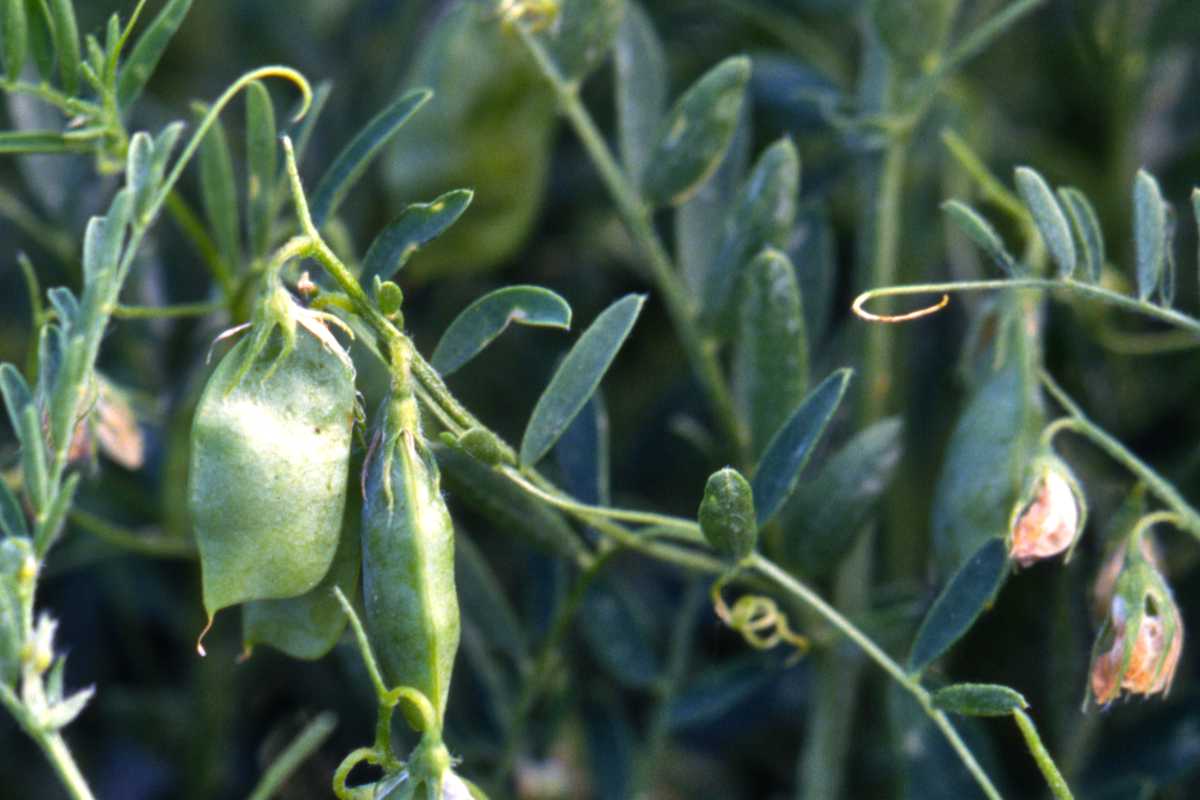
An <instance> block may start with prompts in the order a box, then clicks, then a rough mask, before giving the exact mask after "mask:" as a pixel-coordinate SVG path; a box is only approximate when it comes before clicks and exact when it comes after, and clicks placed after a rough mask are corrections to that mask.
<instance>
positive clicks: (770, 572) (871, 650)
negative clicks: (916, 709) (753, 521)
mask: <svg viewBox="0 0 1200 800" xmlns="http://www.w3.org/2000/svg"><path fill="white" fill-rule="evenodd" d="M749 563H750V566H752V567H753V568H754V569H755V570H756V571H757V572H758V573H759V574H761V575H762V576H763V577H765V578H766V579H767V580H769V581H771V582H772V583H774V584H775V585H776V586H778V587H779V588H780V589H782V590H783V591H785V592H787V593H788V594H790V595H793V596H794V597H796V598H797V599H798V600H800V601H801V602H803V603H805V604H806V605H808V606H809V607H811V608H812V609H813V610H814V611H816V612H817V613H818V614H820V615H821V616H822V617H824V618H825V620H826V621H827V622H829V624H831V625H832V626H833V627H835V628H837V629H838V630H839V631H840V632H841V633H842V635H844V636H845V637H846V638H847V639H849V640H850V641H852V642H854V644H855V645H857V646H858V648H859V649H860V650H862V651H863V652H864V653H865V654H866V655H867V657H868V658H870V659H871V660H872V661H874V662H875V663H876V664H878V665H879V666H880V668H882V669H883V671H884V672H886V673H887V674H888V675H890V676H891V678H892V679H893V680H894V681H896V683H898V684H900V685H901V686H902V687H904V689H906V690H907V691H908V692H909V694H911V695H912V696H913V697H914V698H915V699H916V701H917V703H919V704H920V706H921V708H922V709H924V711H925V713H926V714H927V715H928V716H929V718H930V719H931V720H933V723H934V724H935V725H937V727H938V728H939V729H940V730H941V731H942V734H943V735H944V736H945V737H946V740H947V741H948V742H949V743H950V746H951V747H952V748H953V749H954V751H955V752H956V753H957V754H958V757H959V758H960V759H961V760H962V762H963V764H964V765H965V766H966V768H967V770H968V771H969V772H970V773H971V776H972V777H974V778H975V782H976V783H977V784H979V788H980V789H982V790H983V793H984V794H985V795H986V796H987V797H988V798H989V800H999V798H1000V796H1001V795H1000V792H999V791H998V790H997V789H996V787H995V786H993V785H992V782H991V780H990V779H989V778H988V776H987V773H985V772H984V771H983V767H981V766H980V765H979V762H978V761H976V760H975V756H974V755H973V754H972V753H971V750H970V749H969V748H968V747H967V745H966V743H965V742H963V740H962V737H960V736H959V735H958V731H956V730H955V729H954V726H953V725H952V724H951V723H950V720H949V719H948V718H947V717H946V715H945V714H944V713H942V712H941V711H939V710H938V709H936V708H934V707H933V702H932V701H931V700H930V697H929V692H927V691H925V688H924V687H922V686H921V684H920V683H918V682H917V681H916V680H915V679H914V678H912V677H910V676H909V675H908V674H906V673H905V672H904V670H903V669H902V668H901V667H900V665H899V664H897V663H896V662H895V661H893V660H892V658H891V657H890V656H889V655H888V654H887V653H885V652H883V650H882V649H881V648H880V647H879V646H878V645H877V644H875V642H874V641H872V639H871V638H870V637H869V636H867V635H866V634H865V633H863V632H862V631H861V630H859V629H858V628H857V627H856V626H855V625H854V623H852V622H851V621H850V620H848V619H847V618H846V617H844V616H842V614H841V613H840V612H839V611H838V610H837V609H836V608H834V607H833V606H831V605H829V604H828V603H826V602H825V601H824V600H823V599H821V596H820V595H818V594H817V593H816V592H814V591H813V590H812V589H810V588H809V587H808V586H806V585H805V584H804V583H802V582H800V581H799V580H797V579H796V578H794V577H792V576H791V575H790V574H788V573H787V572H786V571H784V570H783V569H782V568H781V567H779V566H777V565H776V564H774V563H773V562H771V561H769V560H768V559H766V558H763V557H762V556H760V555H758V554H755V555H752V556H751V557H750V559H749Z"/></svg>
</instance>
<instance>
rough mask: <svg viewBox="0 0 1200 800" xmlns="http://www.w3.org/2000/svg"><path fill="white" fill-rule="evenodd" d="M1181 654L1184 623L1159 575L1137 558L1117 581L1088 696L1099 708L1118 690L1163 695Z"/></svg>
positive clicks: (1119, 692)
mask: <svg viewBox="0 0 1200 800" xmlns="http://www.w3.org/2000/svg"><path fill="white" fill-rule="evenodd" d="M1182 653H1183V620H1182V618H1181V617H1180V614H1179V608H1178V607H1177V606H1176V605H1175V600H1174V598H1173V597H1172V595H1171V590H1170V587H1169V586H1167V584H1166V581H1165V580H1164V579H1163V577H1162V576H1161V575H1160V574H1159V573H1158V572H1157V571H1156V570H1155V569H1154V568H1153V567H1151V566H1150V564H1149V563H1147V562H1146V561H1144V560H1142V559H1141V558H1138V559H1137V561H1136V562H1135V563H1133V564H1132V565H1131V566H1130V567H1129V568H1127V569H1125V570H1124V571H1122V573H1121V576H1120V577H1119V578H1118V579H1117V588H1116V592H1115V594H1114V595H1113V598H1112V602H1111V603H1110V606H1109V613H1108V617H1107V618H1106V619H1105V621H1104V626H1103V627H1102V628H1101V631H1100V635H1099V637H1098V639H1097V642H1096V649H1095V651H1094V653H1093V657H1092V666H1091V670H1090V677H1089V683H1090V688H1091V694H1092V697H1093V698H1094V699H1095V701H1096V703H1097V704H1098V705H1101V706H1104V705H1107V704H1108V703H1110V702H1112V701H1113V700H1115V699H1117V698H1118V697H1120V696H1121V693H1122V692H1126V693H1128V694H1140V695H1146V696H1149V695H1153V694H1163V695H1165V694H1166V693H1167V692H1168V691H1170V688H1171V682H1172V681H1173V680H1174V678H1175V669H1176V667H1177V666H1178V665H1179V657H1180V655H1181V654H1182Z"/></svg>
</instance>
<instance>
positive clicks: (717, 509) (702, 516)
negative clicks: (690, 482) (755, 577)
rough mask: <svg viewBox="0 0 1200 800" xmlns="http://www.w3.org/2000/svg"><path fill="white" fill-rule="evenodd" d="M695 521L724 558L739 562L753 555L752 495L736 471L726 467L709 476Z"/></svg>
mask: <svg viewBox="0 0 1200 800" xmlns="http://www.w3.org/2000/svg"><path fill="white" fill-rule="evenodd" d="M698 518H699V521H700V531H701V532H702V533H703V534H704V538H705V539H707V540H708V543H709V544H710V545H712V547H713V549H714V550H716V551H717V552H718V553H719V554H721V555H722V556H723V557H725V558H730V559H733V560H735V561H741V560H742V559H744V558H746V557H747V556H749V555H750V554H751V553H753V552H754V546H755V544H757V542H758V524H757V522H756V521H755V518H754V494H753V492H752V491H751V489H750V484H749V482H748V481H747V480H746V479H745V478H743V477H742V474H741V473H740V472H738V471H737V470H736V469H733V468H732V467H726V468H725V469H723V470H719V471H717V472H714V473H713V474H712V475H710V476H709V478H708V483H707V484H705V486H704V499H703V500H702V501H701V502H700V511H699V513H698Z"/></svg>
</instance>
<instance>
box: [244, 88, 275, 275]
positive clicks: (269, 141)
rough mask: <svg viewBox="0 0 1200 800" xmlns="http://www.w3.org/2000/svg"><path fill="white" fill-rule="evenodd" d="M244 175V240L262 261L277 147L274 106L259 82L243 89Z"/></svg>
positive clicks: (271, 211)
mask: <svg viewBox="0 0 1200 800" xmlns="http://www.w3.org/2000/svg"><path fill="white" fill-rule="evenodd" d="M246 173H247V176H246V180H247V185H246V206H247V209H246V221H247V238H248V239H249V245H250V253H251V255H253V256H254V257H255V258H261V257H263V256H264V255H266V253H267V250H268V249H269V248H270V246H271V224H272V222H274V220H273V219H272V217H273V214H274V211H275V196H274V192H275V179H276V176H277V175H278V173H279V145H278V142H277V141H276V133H275V107H274V106H273V105H272V104H271V95H270V94H269V93H268V92H267V88H266V87H265V86H264V85H263V84H262V83H261V82H260V81H255V82H254V83H252V84H250V85H249V86H247V87H246Z"/></svg>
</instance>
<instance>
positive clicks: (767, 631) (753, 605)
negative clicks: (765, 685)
mask: <svg viewBox="0 0 1200 800" xmlns="http://www.w3.org/2000/svg"><path fill="white" fill-rule="evenodd" d="M732 577H733V573H730V574H727V575H725V576H723V577H721V578H720V579H718V580H717V582H716V583H714V584H713V586H712V590H711V597H712V603H713V609H714V610H715V611H716V612H717V616H718V617H720V618H721V621H722V622H724V623H725V624H726V625H727V626H729V627H730V628H732V629H733V630H735V631H737V632H738V633H740V634H741V635H742V638H743V639H745V640H746V643H747V644H749V645H750V646H751V647H753V648H755V649H756V650H770V649H771V648H773V647H775V646H777V645H780V644H783V643H787V644H790V645H792V646H793V647H795V648H796V653H795V654H794V655H793V658H794V659H798V658H799V657H800V656H802V655H803V654H805V653H807V652H808V648H809V642H808V639H807V638H806V637H804V636H801V635H800V634H798V633H796V632H795V631H793V630H792V628H791V626H790V625H789V624H788V619H787V615H786V614H784V613H783V612H782V611H781V610H780V609H779V605H778V604H777V603H776V602H775V601H774V600H772V599H771V598H769V597H765V596H763V595H759V594H747V595H742V596H741V597H739V598H738V599H737V601H736V602H734V604H733V607H732V608H730V607H729V605H728V604H727V603H726V602H725V598H724V597H722V596H721V591H722V590H723V589H724V588H725V584H727V583H728V582H729V581H730V579H731V578H732Z"/></svg>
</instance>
